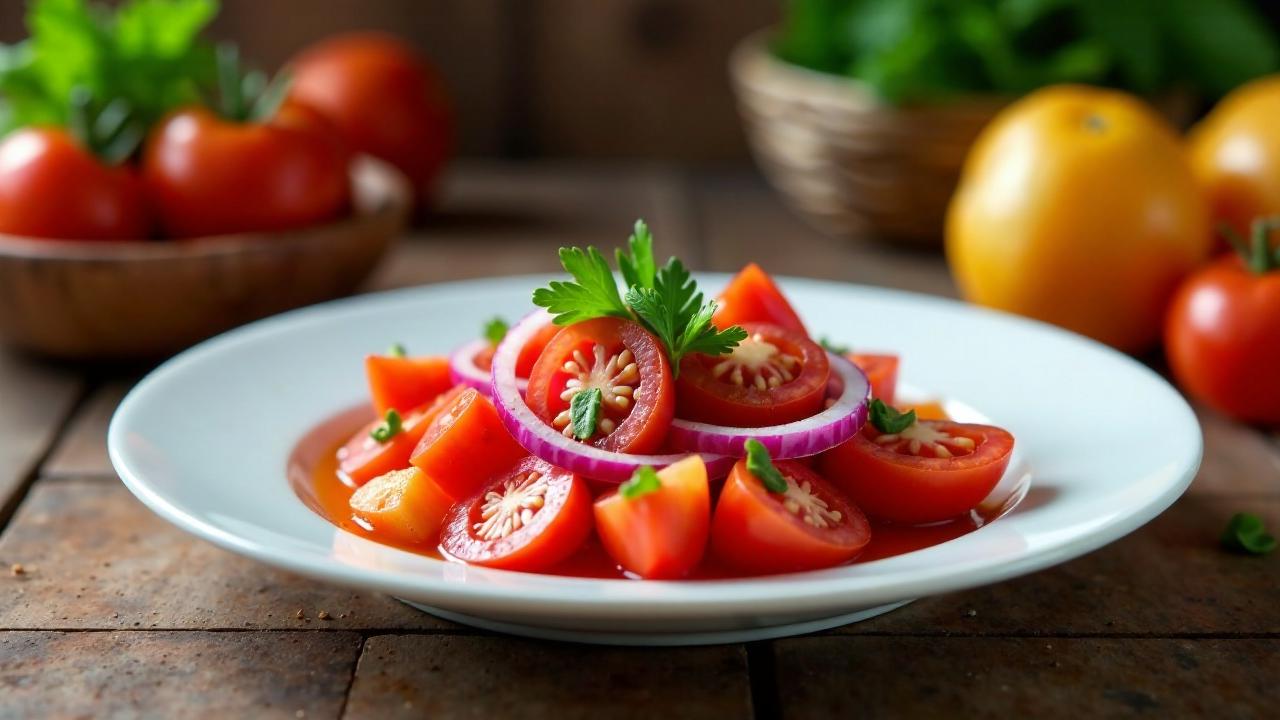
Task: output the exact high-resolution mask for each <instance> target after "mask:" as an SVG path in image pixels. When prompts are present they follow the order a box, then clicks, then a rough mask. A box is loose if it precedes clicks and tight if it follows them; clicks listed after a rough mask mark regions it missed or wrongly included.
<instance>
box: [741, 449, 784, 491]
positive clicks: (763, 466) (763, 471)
mask: <svg viewBox="0 0 1280 720" xmlns="http://www.w3.org/2000/svg"><path fill="white" fill-rule="evenodd" d="M743 448H745V449H746V451H747V472H749V473H751V474H752V475H755V476H756V478H757V479H759V480H760V482H761V483H763V484H764V488H765V489H766V490H768V491H769V492H772V493H784V492H786V491H787V479H786V478H785V477H783V476H782V473H781V472H778V468H777V467H775V466H774V464H773V458H771V457H769V450H768V448H766V447H765V446H764V443H762V442H760V441H759V440H756V439H755V438H751V439H750V440H748V441H747V442H746V443H744V444H743Z"/></svg>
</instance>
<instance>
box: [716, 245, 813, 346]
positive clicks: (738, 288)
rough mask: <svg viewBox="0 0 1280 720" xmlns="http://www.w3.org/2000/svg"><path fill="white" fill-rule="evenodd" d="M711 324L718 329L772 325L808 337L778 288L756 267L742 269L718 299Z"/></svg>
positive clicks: (793, 310) (752, 264)
mask: <svg viewBox="0 0 1280 720" xmlns="http://www.w3.org/2000/svg"><path fill="white" fill-rule="evenodd" d="M712 322H714V323H715V325H716V327H718V328H727V327H730V326H732V325H743V324H746V323H752V322H763V323H771V324H773V325H779V326H781V327H784V328H786V329H788V330H792V331H794V332H797V333H800V334H801V335H804V336H806V337H807V336H808V332H806V331H805V329H804V323H803V322H801V320H800V316H799V315H798V314H797V313H796V311H795V309H794V308H792V307H791V303H789V302H787V298H786V297H785V296H784V295H783V294H782V291H781V290H779V289H778V285H777V284H776V283H775V282H774V281H773V278H771V277H769V274H768V273H766V272H765V271H764V270H762V269H761V268H760V266H759V265H756V264H755V263H750V264H749V265H747V266H746V267H744V268H742V270H740V271H739V272H738V274H737V275H735V276H734V278H733V280H731V281H729V286H728V287H726V288H725V289H724V292H722V293H720V297H718V298H716V314H715V315H714V316H713V317H712Z"/></svg>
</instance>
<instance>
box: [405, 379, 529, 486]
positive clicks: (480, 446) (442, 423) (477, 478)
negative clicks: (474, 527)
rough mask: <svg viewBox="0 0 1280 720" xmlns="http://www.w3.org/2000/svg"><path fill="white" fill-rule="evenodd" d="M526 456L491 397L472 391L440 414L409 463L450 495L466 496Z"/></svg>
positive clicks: (469, 390)
mask: <svg viewBox="0 0 1280 720" xmlns="http://www.w3.org/2000/svg"><path fill="white" fill-rule="evenodd" d="M528 454H529V453H527V452H525V449H524V448H522V447H520V444H519V443H517V442H516V441H515V439H514V438H512V437H511V434H510V433H508V432H507V429H506V428H505V427H503V425H502V418H500V417H498V411H497V410H495V409H494V407H493V403H492V402H490V401H489V398H487V397H485V396H483V395H481V394H480V392H479V391H478V390H476V389H475V388H471V389H468V390H466V391H464V392H463V393H462V394H461V395H459V396H458V397H457V398H456V399H454V400H453V402H451V403H449V404H448V405H447V406H445V407H444V409H443V410H441V412H440V413H439V415H438V416H437V417H436V419H435V421H434V422H432V423H431V426H430V427H429V428H427V431H426V433H424V434H423V436H422V440H420V441H419V442H418V446H417V448H415V449H414V451H413V454H412V455H411V456H410V457H409V462H410V463H412V464H413V465H414V467H416V468H418V469H419V470H421V471H422V472H424V473H426V474H427V477H429V478H431V479H432V480H434V481H436V483H438V484H439V485H440V487H441V488H443V489H444V491H445V492H447V493H449V495H451V496H453V497H456V498H465V497H470V496H471V495H472V494H473V493H475V492H476V491H477V490H479V489H480V487H481V486H482V485H484V484H485V483H486V482H487V481H488V480H489V478H491V477H493V475H494V474H495V473H497V472H498V471H500V470H505V469H506V468H508V467H510V466H511V465H512V463H514V462H515V461H516V460H519V459H520V458H522V457H524V456H526V455H528Z"/></svg>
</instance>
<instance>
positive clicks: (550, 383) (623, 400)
mask: <svg viewBox="0 0 1280 720" xmlns="http://www.w3.org/2000/svg"><path fill="white" fill-rule="evenodd" d="M592 389H599V390H600V392H601V394H602V396H603V402H602V403H601V412H600V419H599V422H598V423H597V425H596V434H595V435H593V436H592V437H591V438H590V442H591V443H592V444H593V445H595V446H596V447H599V448H602V449H604V450H612V451H614V452H623V453H633V454H644V453H651V452H656V451H657V450H658V449H659V448H660V447H661V446H662V442H663V441H664V440H665V439H666V437H667V429H668V428H670V427H671V417H672V415H673V413H674V408H675V400H674V397H673V396H674V391H673V389H672V382H671V366H670V364H669V363H668V361H667V354H666V352H664V351H663V349H662V345H661V344H659V342H658V340H657V338H655V337H654V336H653V335H650V334H649V332H648V331H647V330H645V329H644V328H642V327H640V326H639V325H637V324H636V323H633V322H630V321H628V320H622V319H619V318H611V317H606V318H596V319H594V320H586V321H583V322H580V323H576V324H573V325H569V326H568V327H565V328H564V329H562V330H560V332H558V333H557V334H556V336H555V337H554V338H552V339H551V342H550V343H548V344H547V347H546V349H545V350H543V351H542V355H541V356H539V357H538V362H536V363H534V366H533V372H532V373H531V374H530V375H529V388H528V390H526V391H525V399H526V400H527V401H528V403H529V409H530V410H533V412H534V413H535V414H536V415H537V416H538V417H540V418H542V419H543V420H545V421H546V422H547V423H548V424H549V425H551V426H552V427H555V428H557V429H560V430H563V431H564V432H565V434H566V435H569V434H570V433H571V432H572V430H571V428H572V425H571V423H570V416H569V406H570V402H571V401H572V398H573V396H574V395H575V394H576V393H578V392H583V391H589V390H592Z"/></svg>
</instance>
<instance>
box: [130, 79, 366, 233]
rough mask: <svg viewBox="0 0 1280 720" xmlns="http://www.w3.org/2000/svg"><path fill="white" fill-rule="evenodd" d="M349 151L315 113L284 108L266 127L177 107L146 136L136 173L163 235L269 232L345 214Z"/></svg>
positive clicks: (348, 193)
mask: <svg viewBox="0 0 1280 720" xmlns="http://www.w3.org/2000/svg"><path fill="white" fill-rule="evenodd" d="M349 159H350V157H349V154H348V152H347V150H346V148H345V146H344V145H343V143H342V141H341V139H340V138H339V137H338V136H337V134H336V132H335V131H334V129H333V128H332V127H331V126H329V125H328V122H327V121H326V120H325V119H324V118H322V117H320V116H318V115H317V114H316V113H315V111H313V110H311V109H309V108H306V107H301V106H297V105H291V104H288V103H286V104H285V105H284V106H283V107H281V108H280V109H279V110H278V111H277V112H276V113H275V114H274V115H273V116H272V117H271V119H270V120H267V121H265V122H233V121H228V120H224V119H222V118H221V117H219V116H217V115H215V114H214V113H213V112H211V111H209V110H206V109H204V108H192V109H187V110H179V111H177V112H175V113H173V114H171V115H169V116H168V117H166V118H165V119H164V120H162V121H161V122H160V123H159V124H158V125H157V126H156V128H155V129H154V130H153V131H152V133H151V136H150V137H149V138H148V139H147V144H146V148H145V150H144V152H143V158H142V175H143V179H144V181H145V182H146V187H147V193H148V195H149V197H150V200H151V203H152V207H153V208H154V210H155V211H156V214H157V215H158V217H159V221H160V224H161V226H162V227H163V229H164V232H165V234H166V235H169V236H171V237H194V236H200V235H222V234H228V233H239V232H254V231H263V232H271V231H278V230H289V229H293V228H299V227H305V226H308V225H314V224H316V223H321V222H324V221H326V220H331V219H333V218H335V217H337V216H339V215H341V214H342V213H343V212H344V211H346V209H347V206H348V203H349V201H350V180H349V178H348V174H347V165H348V162H349Z"/></svg>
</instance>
